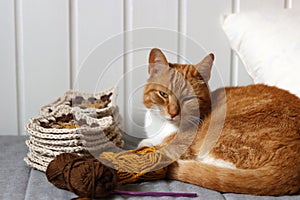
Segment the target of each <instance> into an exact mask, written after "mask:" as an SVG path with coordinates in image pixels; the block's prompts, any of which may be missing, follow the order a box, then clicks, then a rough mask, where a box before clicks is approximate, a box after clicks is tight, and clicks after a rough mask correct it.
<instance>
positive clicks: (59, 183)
mask: <svg viewBox="0 0 300 200" xmlns="http://www.w3.org/2000/svg"><path fill="white" fill-rule="evenodd" d="M46 176H47V178H48V181H49V182H51V183H52V184H53V185H55V186H56V187H58V188H61V189H65V190H69V191H71V192H73V193H75V194H77V195H78V196H79V197H89V198H101V197H105V196H107V195H109V194H110V193H111V192H112V191H113V190H114V189H115V188H116V186H117V181H118V180H117V174H116V172H115V170H113V169H111V168H109V167H107V166H105V165H103V164H102V163H101V162H99V161H98V160H97V159H95V158H93V157H86V156H85V157H81V156H78V155H77V154H72V153H63V154H60V155H58V156H56V158H55V159H54V160H52V161H51V162H50V163H49V165H48V168H47V171H46Z"/></svg>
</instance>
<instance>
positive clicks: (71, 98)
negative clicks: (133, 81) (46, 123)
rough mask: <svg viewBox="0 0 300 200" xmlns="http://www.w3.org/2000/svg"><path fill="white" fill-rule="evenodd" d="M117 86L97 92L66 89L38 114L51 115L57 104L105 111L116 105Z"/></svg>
mask: <svg viewBox="0 0 300 200" xmlns="http://www.w3.org/2000/svg"><path fill="white" fill-rule="evenodd" d="M116 97H117V88H116V87H112V88H110V89H108V90H105V91H102V92H99V93H83V92H77V91H72V90H71V91H67V92H66V93H65V94H64V96H63V97H59V98H58V99H57V100H55V101H54V102H52V103H50V104H48V105H45V106H43V107H42V108H41V109H40V112H39V113H40V115H42V116H48V115H52V114H53V112H55V111H56V109H57V108H58V106H60V105H65V106H69V107H72V108H80V109H81V110H84V112H85V113H87V112H98V113H105V112H109V110H111V109H112V108H113V107H114V106H115V105H116Z"/></svg>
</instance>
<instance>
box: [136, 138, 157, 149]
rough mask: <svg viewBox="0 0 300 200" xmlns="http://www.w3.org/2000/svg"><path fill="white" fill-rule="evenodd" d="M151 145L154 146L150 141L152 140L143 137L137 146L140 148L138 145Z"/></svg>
mask: <svg viewBox="0 0 300 200" xmlns="http://www.w3.org/2000/svg"><path fill="white" fill-rule="evenodd" d="M153 146H154V144H153V143H152V141H151V140H150V139H144V140H142V141H141V142H140V143H139V145H138V148H140V147H153Z"/></svg>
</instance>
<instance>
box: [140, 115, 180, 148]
mask: <svg viewBox="0 0 300 200" xmlns="http://www.w3.org/2000/svg"><path fill="white" fill-rule="evenodd" d="M177 130H178V127H177V126H175V125H174V124H172V123H171V122H169V121H168V120H166V119H164V118H163V117H162V116H161V115H160V113H159V111H157V110H151V109H148V110H147V112H146V115H145V132H146V135H147V138H146V139H144V140H142V141H141V142H140V143H139V147H141V146H155V145H158V144H161V143H162V141H163V140H164V139H165V138H166V137H168V136H170V135H172V134H173V133H174V132H176V131H177Z"/></svg>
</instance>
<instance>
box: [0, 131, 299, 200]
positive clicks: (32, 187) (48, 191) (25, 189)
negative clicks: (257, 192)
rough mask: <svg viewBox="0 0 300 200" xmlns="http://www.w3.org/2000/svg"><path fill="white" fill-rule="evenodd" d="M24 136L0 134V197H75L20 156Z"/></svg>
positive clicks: (215, 199) (172, 184)
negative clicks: (55, 185)
mask: <svg viewBox="0 0 300 200" xmlns="http://www.w3.org/2000/svg"><path fill="white" fill-rule="evenodd" d="M24 141H25V137H21V136H0V151H1V154H0V166H1V168H0V200H21V199H25V200H40V199H41V200H50V199H53V200H54V199H55V200H68V199H72V198H74V197H76V195H74V194H73V193H71V192H68V191H65V190H61V189H57V188H56V187H54V186H53V185H52V184H51V183H49V182H48V181H47V178H46V176H45V174H44V173H42V172H40V171H37V170H35V169H31V168H29V167H28V166H27V165H26V164H25V162H24V161H23V158H24V157H25V155H26V153H27V151H28V150H27V147H26V145H25V143H24ZM121 189H123V190H132V191H162V192H191V193H197V194H198V197H196V198H182V197H178V198H175V197H160V199H203V200H210V199H212V200H219V199H220V200H224V199H228V200H244V199H250V200H300V195H298V196H282V197H268V196H260V197H258V196H252V195H241V194H231V193H227V194H221V193H219V192H216V191H213V190H208V189H205V188H202V187H199V186H195V185H190V184H186V183H182V182H179V181H170V180H160V181H152V182H144V183H139V184H128V185H125V186H123V188H121ZM106 199H132V200H133V199H136V200H137V199H157V197H134V196H126V195H124V196H123V195H112V196H110V197H109V198H106Z"/></svg>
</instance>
